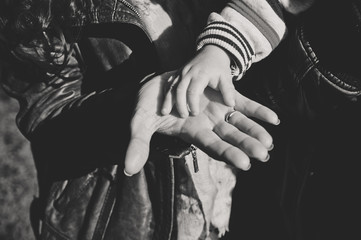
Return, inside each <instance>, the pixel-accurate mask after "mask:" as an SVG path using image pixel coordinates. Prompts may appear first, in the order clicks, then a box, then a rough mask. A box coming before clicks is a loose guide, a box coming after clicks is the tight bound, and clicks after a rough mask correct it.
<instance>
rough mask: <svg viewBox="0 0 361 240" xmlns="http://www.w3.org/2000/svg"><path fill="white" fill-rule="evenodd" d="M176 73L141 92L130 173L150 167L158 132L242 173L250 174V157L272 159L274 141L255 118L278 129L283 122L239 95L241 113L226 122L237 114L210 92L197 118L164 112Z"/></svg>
mask: <svg viewBox="0 0 361 240" xmlns="http://www.w3.org/2000/svg"><path fill="white" fill-rule="evenodd" d="M174 73H175V72H167V73H164V74H162V75H159V76H155V77H153V78H152V79H151V80H148V81H147V82H146V83H145V84H144V85H143V86H142V88H141V89H140V91H139V95H138V101H137V105H136V108H135V111H134V116H133V119H132V121H131V139H130V142H129V146H128V149H127V153H126V159H125V171H126V172H127V173H128V174H130V175H133V174H135V173H137V172H139V171H140V170H141V168H142V167H143V166H144V164H145V162H146V161H147V158H148V155H149V144H150V139H151V137H152V135H153V134H154V133H155V132H158V133H162V134H166V135H171V136H177V137H180V138H181V139H183V140H184V141H186V142H188V143H192V144H194V145H195V146H197V147H198V148H200V149H201V150H203V151H204V152H205V153H207V154H208V155H209V156H211V157H213V158H215V159H218V160H222V161H225V162H227V163H230V164H232V165H234V166H235V167H237V168H240V169H244V170H247V169H249V165H250V157H251V158H255V159H258V160H261V161H264V160H267V158H268V149H269V148H270V147H271V145H272V137H271V136H270V135H269V134H268V132H267V131H266V130H265V129H264V128H263V127H262V126H260V125H259V124H258V123H256V122H255V121H253V120H251V119H250V118H249V117H255V118H258V119H260V120H263V121H266V122H269V123H271V124H277V123H278V117H277V115H276V114H275V113H274V112H273V111H272V110H270V109H268V108H266V107H264V106H262V105H260V104H259V103H257V102H254V101H252V100H250V99H248V98H246V97H244V96H242V95H241V94H239V93H238V92H236V93H235V95H236V106H235V110H237V112H236V114H234V116H232V118H231V119H230V121H229V122H226V121H225V115H226V114H227V113H228V112H230V111H232V110H233V109H231V108H230V107H228V106H226V105H225V104H224V103H223V100H222V95H221V93H220V92H217V91H214V90H213V89H211V88H206V90H205V91H204V94H203V95H202V97H201V100H200V113H199V114H198V115H197V116H189V117H187V118H180V117H179V116H178V114H177V112H172V113H171V114H170V115H166V116H163V115H162V114H161V113H160V110H161V107H162V102H163V99H164V91H163V89H164V85H165V84H167V79H169V77H170V76H171V75H172V74H174Z"/></svg>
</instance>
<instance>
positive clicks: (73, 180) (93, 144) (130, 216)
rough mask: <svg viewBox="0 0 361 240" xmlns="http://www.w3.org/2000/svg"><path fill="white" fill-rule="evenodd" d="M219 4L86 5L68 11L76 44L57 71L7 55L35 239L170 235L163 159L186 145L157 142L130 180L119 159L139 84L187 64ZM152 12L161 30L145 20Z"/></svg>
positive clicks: (170, 173)
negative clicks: (30, 172)
mask: <svg viewBox="0 0 361 240" xmlns="http://www.w3.org/2000/svg"><path fill="white" fill-rule="evenodd" d="M220 2H222V1H207V2H204V1H158V2H157V1H149V2H148V1H144V2H142V4H140V3H138V2H137V1H134V3H133V1H125V0H104V1H86V3H87V4H86V6H88V7H89V8H88V9H84V8H77V6H75V7H74V15H73V18H72V21H73V28H74V29H75V30H76V31H75V32H76V33H77V34H78V35H77V37H78V38H77V39H78V40H77V42H76V44H75V46H74V47H73V51H72V52H71V56H70V58H69V61H68V62H67V65H66V67H65V68H64V69H63V70H62V71H61V73H60V74H59V73H57V74H53V73H49V72H47V71H44V69H42V68H41V67H39V66H38V65H36V64H34V63H33V62H31V61H22V60H19V59H16V58H13V57H11V56H9V58H8V61H7V62H6V63H7V66H8V67H6V68H5V70H4V71H3V72H2V75H3V76H2V80H3V82H2V84H3V86H4V88H5V89H6V91H7V92H8V93H9V94H10V95H12V96H13V97H15V98H17V99H18V100H19V103H20V111H19V114H18V115H17V124H18V126H19V129H20V130H21V132H22V133H23V134H24V136H26V137H27V138H28V139H29V140H30V141H31V146H32V150H33V155H34V159H35V162H36V167H37V171H38V175H39V186H40V199H39V200H38V201H37V202H35V203H34V204H33V206H32V208H33V211H32V218H33V219H34V221H33V222H34V227H35V229H36V234H37V235H41V237H40V236H39V238H40V239H170V238H171V236H172V234H173V235H174V234H176V229H175V227H174V219H175V217H174V195H175V186H174V185H175V177H174V169H173V160H172V158H170V157H169V155H170V154H172V156H177V155H179V154H181V153H182V152H183V151H186V150H187V147H188V145H187V144H185V143H183V142H180V141H179V140H177V139H174V138H171V140H169V139H166V140H162V138H163V137H159V138H160V140H157V141H154V142H156V143H157V145H154V146H152V148H153V149H154V150H153V151H152V152H151V156H150V159H149V162H148V163H147V165H146V166H145V168H144V170H142V171H141V173H139V174H137V175H135V176H133V177H132V178H127V177H125V176H124V175H123V173H122V169H123V160H122V159H123V158H124V153H125V148H126V146H127V143H128V138H129V121H130V118H131V114H132V110H133V104H134V103H133V102H134V98H135V96H136V92H137V90H138V88H139V86H138V85H139V80H140V79H142V78H143V77H144V76H145V75H147V74H149V73H151V72H154V71H166V70H173V69H174V68H175V67H178V66H179V64H181V63H184V62H185V60H186V59H187V58H188V57H189V56H191V54H193V51H194V42H195V37H196V36H197V34H198V32H199V31H200V30H201V28H202V27H203V26H204V25H205V22H206V20H207V16H208V14H209V13H210V11H211V10H212V9H213V8H214V7H215V6H216V5H218V4H219V3H220ZM215 3H216V4H215ZM135 6H137V7H135ZM218 9H219V7H218ZM154 14H158V16H157V19H161V20H162V21H161V22H160V23H158V25H157V23H153V22H151V21H150V20H149V18H150V17H152V16H153V17H154ZM167 24H168V25H167ZM169 24H172V26H173V27H172V28H170V29H168V27H167V26H170V25H169ZM174 27H176V29H177V31H174V30H172V29H173V28H174ZM169 43H172V44H169ZM8 63H10V64H8ZM59 75H61V76H62V77H59ZM155 137H157V136H155ZM178 141H179V142H178ZM162 142H165V143H166V144H164V145H162ZM174 142H176V144H174V145H175V146H177V147H171V146H172V144H170V143H174ZM170 149H171V150H170ZM118 169H120V171H118ZM38 212H41V213H42V214H40V216H38V214H37V213H38ZM39 218H40V219H41V220H42V222H41V223H42V226H41V230H40V231H39V233H38V231H37V230H38V228H40V226H37V225H38V223H39V222H38V219H39Z"/></svg>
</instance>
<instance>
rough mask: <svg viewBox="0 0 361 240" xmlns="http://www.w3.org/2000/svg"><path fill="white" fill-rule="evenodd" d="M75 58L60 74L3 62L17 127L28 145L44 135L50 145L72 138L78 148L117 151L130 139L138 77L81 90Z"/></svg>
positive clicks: (27, 64)
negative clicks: (16, 106)
mask: <svg viewBox="0 0 361 240" xmlns="http://www.w3.org/2000/svg"><path fill="white" fill-rule="evenodd" d="M78 59H79V56H78V53H77V52H76V51H74V50H73V51H72V52H71V55H70V56H69V59H68V61H67V63H66V66H65V67H64V68H63V69H62V71H61V72H60V73H58V74H51V73H49V72H45V71H43V70H42V69H41V68H40V67H39V66H38V65H37V64H34V63H33V62H32V61H19V60H17V59H12V61H13V62H9V61H7V63H8V65H7V66H6V67H5V70H3V71H2V77H1V78H2V84H3V87H4V88H5V90H6V91H7V92H8V93H9V94H10V95H11V96H13V97H15V98H16V99H17V100H18V101H19V105H20V110H19V113H18V115H17V119H16V121H17V125H18V127H19V129H20V131H21V132H22V133H23V135H24V136H25V137H26V138H28V139H29V140H31V142H32V143H35V142H39V141H42V145H44V144H45V143H44V142H45V141H44V139H48V140H49V141H50V142H53V143H52V144H50V143H49V144H48V143H46V145H49V146H50V145H51V147H54V149H56V148H57V149H59V147H61V146H62V145H63V147H64V143H67V145H68V146H70V145H71V144H70V142H71V143H72V144H73V145H76V146H78V148H79V146H80V145H82V146H84V147H88V148H89V147H91V146H97V147H98V148H99V147H100V148H101V147H107V148H108V147H109V148H110V146H111V145H115V144H117V146H118V147H117V148H114V147H113V148H112V149H116V150H117V152H118V153H121V152H122V150H124V148H125V147H126V143H127V142H128V141H127V137H128V131H129V121H130V118H131V114H132V109H133V108H132V106H133V104H132V103H133V101H134V98H135V96H136V91H137V88H138V84H137V81H133V80H131V79H127V80H126V81H127V88H126V89H124V88H116V87H114V88H110V87H109V88H107V89H101V90H93V91H84V90H83V84H84V74H83V72H82V69H81V67H80V65H79V61H78ZM120 77H122V76H120ZM128 80H129V81H128ZM124 81H125V80H124ZM128 83H129V84H128ZM132 83H134V84H132ZM115 139H116V141H115ZM95 142H96V143H95ZM55 146H57V147H55ZM79 152H81V151H79Z"/></svg>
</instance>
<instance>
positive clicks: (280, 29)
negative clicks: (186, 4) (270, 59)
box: [197, 0, 313, 80]
mask: <svg viewBox="0 0 361 240" xmlns="http://www.w3.org/2000/svg"><path fill="white" fill-rule="evenodd" d="M312 3H313V0H306V1H302V2H300V1H298V0H280V1H278V0H258V1H254V0H231V1H229V2H228V4H227V6H226V7H225V8H224V9H223V10H222V11H221V13H220V14H217V13H212V14H211V15H210V17H209V19H208V25H207V27H206V28H205V29H204V31H203V32H202V33H201V35H200V36H199V38H198V47H197V48H198V49H201V48H202V47H203V46H205V45H208V44H213V45H216V46H219V47H221V48H222V49H223V50H225V51H226V52H227V53H228V54H229V56H230V57H231V61H233V64H232V68H233V75H234V76H236V80H239V79H240V78H241V77H242V76H243V75H244V73H245V72H246V70H247V69H248V68H249V67H250V66H251V65H252V63H253V62H258V61H260V60H262V59H264V58H265V57H267V56H268V55H269V54H270V53H271V52H272V51H273V49H275V48H276V47H277V46H278V44H279V43H280V42H281V41H282V39H283V38H284V37H285V35H286V32H287V29H286V24H285V22H284V16H283V13H284V10H285V11H288V12H290V13H291V14H299V13H300V12H302V11H305V10H306V9H308V8H309V7H310V6H311V5H312Z"/></svg>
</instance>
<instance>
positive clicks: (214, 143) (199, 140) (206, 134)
mask: <svg viewBox="0 0 361 240" xmlns="http://www.w3.org/2000/svg"><path fill="white" fill-rule="evenodd" d="M185 140H186V141H187V140H188V141H189V139H185ZM191 142H192V143H193V144H194V145H195V146H197V147H198V148H200V149H201V150H202V151H204V152H205V153H207V154H208V155H209V156H211V157H213V158H214V159H218V160H221V161H224V162H227V163H229V164H232V165H233V166H235V167H237V168H239V169H242V170H245V171H246V170H248V169H249V168H250V167H251V165H250V159H249V157H248V156H247V154H245V153H244V152H243V151H242V150H241V149H239V148H238V147H236V146H234V145H232V144H230V143H228V142H226V141H224V140H223V139H221V138H220V137H219V136H218V135H217V134H216V133H215V132H213V131H211V130H209V129H201V130H198V131H197V132H196V133H195V134H194V135H193V136H192V139H191Z"/></svg>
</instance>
